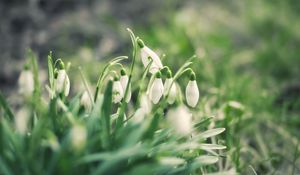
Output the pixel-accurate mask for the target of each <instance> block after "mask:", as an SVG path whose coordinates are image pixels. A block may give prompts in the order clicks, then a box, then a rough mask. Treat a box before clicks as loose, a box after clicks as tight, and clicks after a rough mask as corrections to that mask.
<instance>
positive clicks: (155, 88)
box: [149, 71, 164, 104]
mask: <svg viewBox="0 0 300 175" xmlns="http://www.w3.org/2000/svg"><path fill="white" fill-rule="evenodd" d="M163 93H164V84H163V82H162V79H161V72H160V71H158V72H156V74H155V79H154V81H153V83H152V85H151V88H150V92H149V98H150V100H151V101H152V103H154V104H157V103H158V102H159V100H160V98H161V97H162V95H163Z"/></svg>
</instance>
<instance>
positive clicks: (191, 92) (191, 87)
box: [185, 72, 199, 107]
mask: <svg viewBox="0 0 300 175" xmlns="http://www.w3.org/2000/svg"><path fill="white" fill-rule="evenodd" d="M185 96H186V102H187V104H188V105H189V106H190V107H195V106H196V105H197V103H198V100H199V89H198V85H197V82H196V75H195V73H194V72H191V75H190V81H189V83H188V84H187V86H186V90H185Z"/></svg>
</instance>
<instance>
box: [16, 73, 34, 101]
mask: <svg viewBox="0 0 300 175" xmlns="http://www.w3.org/2000/svg"><path fill="white" fill-rule="evenodd" d="M18 85H19V92H20V93H21V94H23V95H25V96H29V95H31V94H32V92H33V90H34V80H33V74H32V72H31V71H30V70H29V69H28V68H25V69H24V70H23V71H22V72H21V74H20V76H19V79H18Z"/></svg>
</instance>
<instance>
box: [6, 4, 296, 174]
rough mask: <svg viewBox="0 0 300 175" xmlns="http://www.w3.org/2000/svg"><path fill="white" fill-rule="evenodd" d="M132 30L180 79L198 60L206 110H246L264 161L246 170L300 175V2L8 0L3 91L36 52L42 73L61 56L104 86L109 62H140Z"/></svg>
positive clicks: (249, 134) (245, 130)
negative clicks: (134, 56)
mask: <svg viewBox="0 0 300 175" xmlns="http://www.w3.org/2000/svg"><path fill="white" fill-rule="evenodd" d="M127 27H129V28H131V29H132V30H133V31H134V32H135V34H136V35H138V36H140V37H141V38H142V39H143V40H144V41H145V42H146V44H147V45H148V46H150V47H151V48H153V49H154V50H155V51H157V52H158V53H159V54H166V58H165V59H164V60H163V62H164V63H165V64H168V65H171V67H172V68H174V69H175V70H176V69H177V68H178V67H179V66H180V65H181V63H183V62H184V61H185V60H186V59H187V58H188V57H190V56H191V55H193V54H197V55H198V58H197V60H196V62H195V64H194V69H195V72H197V74H198V76H197V78H198V82H199V85H200V90H201V94H202V97H203V99H204V100H203V103H204V104H210V105H211V106H210V107H211V108H212V109H214V108H215V109H218V107H220V106H221V104H222V103H225V102H227V101H229V100H235V101H238V102H240V103H241V104H243V105H245V106H246V109H247V113H246V114H245V121H244V123H243V125H241V127H240V128H238V129H237V130H236V132H237V133H238V137H240V138H243V139H241V140H242V141H241V142H243V143H244V144H246V145H250V147H251V148H253V149H254V150H255V151H257V153H258V154H259V156H258V158H253V157H251V156H249V155H248V154H247V151H245V153H244V152H242V151H241V154H242V159H243V162H244V164H245V165H250V164H251V165H252V166H253V167H254V169H255V170H257V172H259V174H267V173H270V174H271V173H274V174H276V173H279V174H280V173H283V172H284V174H285V173H287V172H289V173H291V172H293V173H295V172H300V170H299V168H300V163H299V160H298V159H297V158H298V154H299V149H298V148H299V138H300V134H299V130H300V58H299V55H300V49H299V47H300V30H299V29H300V2H299V1H297V0H285V1H282V0H273V1H262V0H244V1H240V0H222V1H220V0H190V1H180V0H165V1H160V0H151V1H140V0H51V1H49V0H1V1H0V61H1V68H0V89H1V91H3V92H4V94H6V95H7V96H8V95H9V94H11V93H12V91H11V89H13V87H16V83H17V78H18V75H19V72H20V71H21V69H22V67H23V64H24V59H25V57H26V50H27V49H28V48H30V49H32V50H33V51H34V52H35V53H36V54H37V55H38V58H39V61H40V64H41V66H42V67H45V68H46V63H47V62H46V58H47V55H48V53H49V51H53V54H54V57H55V58H63V59H66V60H69V61H71V62H72V65H74V67H75V68H74V70H73V71H72V70H71V71H70V72H71V73H72V72H76V71H77V70H76V66H78V65H82V66H83V69H84V70H85V71H86V72H87V74H88V75H89V77H90V80H91V81H92V82H94V81H96V79H97V76H98V73H99V71H100V68H99V66H101V62H105V61H107V60H108V59H109V58H112V57H113V56H117V55H130V49H131V43H130V39H129V36H128V33H127V32H126V28H127ZM77 72H78V71H77ZM74 74H75V73H74ZM214 100H215V101H214ZM212 101H213V102H212ZM270 121H271V122H270ZM254 131H257V132H254ZM257 133H259V134H257ZM269 141H270V142H269ZM266 142H268V143H266ZM244 154H245V155H244Z"/></svg>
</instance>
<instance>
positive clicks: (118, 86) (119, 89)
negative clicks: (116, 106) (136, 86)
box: [112, 77, 124, 103]
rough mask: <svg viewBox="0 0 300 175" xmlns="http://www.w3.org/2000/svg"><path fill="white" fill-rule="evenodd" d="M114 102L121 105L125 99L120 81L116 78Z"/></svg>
mask: <svg viewBox="0 0 300 175" xmlns="http://www.w3.org/2000/svg"><path fill="white" fill-rule="evenodd" d="M112 88H113V89H112V91H113V102H114V103H119V102H121V100H122V98H123V97H124V91H123V88H122V85H121V82H120V80H119V79H118V78H117V77H116V78H115V80H114V82H113V87H112Z"/></svg>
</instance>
